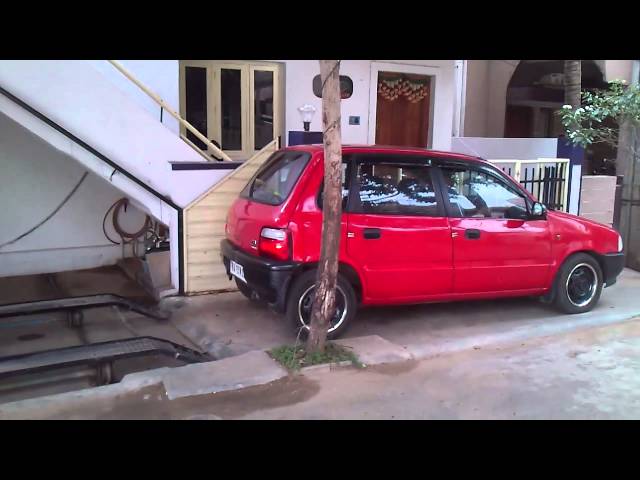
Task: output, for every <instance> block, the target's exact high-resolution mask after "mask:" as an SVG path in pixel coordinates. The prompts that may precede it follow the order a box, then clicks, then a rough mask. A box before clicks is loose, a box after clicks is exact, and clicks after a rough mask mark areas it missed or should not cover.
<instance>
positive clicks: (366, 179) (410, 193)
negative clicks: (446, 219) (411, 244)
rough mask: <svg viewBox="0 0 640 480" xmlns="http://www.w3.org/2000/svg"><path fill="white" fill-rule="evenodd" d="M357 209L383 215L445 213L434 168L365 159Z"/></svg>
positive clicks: (360, 169) (360, 166) (359, 176)
mask: <svg viewBox="0 0 640 480" xmlns="http://www.w3.org/2000/svg"><path fill="white" fill-rule="evenodd" d="M356 173H357V178H356V185H357V187H358V192H357V194H356V195H354V197H355V202H356V206H355V208H354V211H357V212H359V213H369V214H379V215H419V216H428V217H437V216H441V213H440V208H439V205H438V201H437V197H436V192H435V189H434V186H433V179H432V177H431V167H429V166H427V165H420V164H415V165H412V164H401V163H397V162H388V163H385V162H363V163H359V164H358V167H357V172H356Z"/></svg>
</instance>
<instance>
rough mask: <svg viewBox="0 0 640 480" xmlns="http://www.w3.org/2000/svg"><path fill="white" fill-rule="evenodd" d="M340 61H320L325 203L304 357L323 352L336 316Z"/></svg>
mask: <svg viewBox="0 0 640 480" xmlns="http://www.w3.org/2000/svg"><path fill="white" fill-rule="evenodd" d="M339 70H340V61H339V60H320V78H321V79H322V84H323V88H322V127H323V132H324V133H323V143H324V199H323V203H322V246H321V251H320V263H319V264H318V276H317V279H316V290H315V292H316V293H315V297H314V301H313V307H312V310H311V328H310V332H309V338H308V340H307V353H314V352H322V351H324V346H325V343H326V340H327V329H328V327H329V322H330V319H331V317H332V316H333V315H334V313H335V292H336V282H337V279H338V253H339V250H340V231H341V222H340V218H341V216H342V143H341V134H340V71H339Z"/></svg>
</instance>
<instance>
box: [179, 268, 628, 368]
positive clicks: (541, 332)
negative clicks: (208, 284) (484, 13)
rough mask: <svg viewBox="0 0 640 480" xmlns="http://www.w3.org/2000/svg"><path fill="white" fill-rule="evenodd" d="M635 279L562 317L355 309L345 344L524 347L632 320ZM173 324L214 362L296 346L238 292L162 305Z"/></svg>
mask: <svg viewBox="0 0 640 480" xmlns="http://www.w3.org/2000/svg"><path fill="white" fill-rule="evenodd" d="M639 292H640V273H639V272H635V271H633V270H628V269H626V270H625V271H624V272H623V273H622V274H621V276H620V277H619V279H618V283H616V285H614V286H612V287H610V288H606V289H604V291H603V293H602V297H601V299H600V302H599V304H598V306H597V307H596V308H595V309H594V310H593V311H591V312H589V313H585V314H580V315H564V314H561V313H559V312H557V311H556V310H555V309H554V308H553V307H551V306H546V305H544V304H542V303H540V302H539V301H537V300H536V299H530V298H525V299H506V300H495V301H475V302H459V303H447V304H429V305H413V306H403V307H384V308H368V309H362V310H360V312H358V315H357V317H356V319H355V321H354V323H353V325H352V326H351V328H350V329H349V330H348V332H346V334H345V337H361V336H366V335H374V334H375V335H380V336H381V337H383V338H386V339H387V340H389V341H391V342H394V343H397V344H399V345H402V346H404V347H405V348H407V350H409V351H410V352H411V353H412V354H413V355H414V356H415V357H416V358H428V357H432V356H435V355H438V354H441V353H450V352H454V351H460V350H464V349H467V348H472V347H476V348H478V347H482V346H484V345H489V344H496V343H501V342H512V341H515V340H526V339H528V338H535V337H541V336H547V335H554V334H559V333H565V332H570V331H573V330H576V329H580V328H586V327H594V326H602V325H607V324H611V323H615V322H619V321H622V320H626V319H630V318H632V317H634V316H638V315H640V294H639ZM168 301H169V302H170V303H173V304H174V305H173V306H174V307H175V308H176V310H175V312H174V317H173V321H174V323H175V325H176V326H178V328H180V329H181V330H182V331H183V332H184V333H185V334H186V335H188V336H189V337H191V338H192V339H194V340H195V341H196V342H197V343H199V344H200V345H201V346H202V347H203V348H205V349H207V350H208V351H209V352H211V353H213V354H214V355H217V356H218V357H220V358H221V357H227V356H232V355H238V354H241V353H245V352H247V351H250V350H255V349H265V348H270V347H274V346H278V345H282V344H292V343H294V342H295V341H296V337H295V334H294V333H293V331H292V330H291V329H290V328H289V326H288V325H287V324H286V322H285V321H284V318H283V317H282V316H281V315H279V314H276V313H274V312H272V311H270V310H269V309H268V308H265V307H261V306H256V305H254V304H252V303H251V302H249V301H248V300H247V299H245V298H244V297H243V296H242V295H241V294H240V293H222V294H217V295H202V296H195V297H188V298H181V299H168Z"/></svg>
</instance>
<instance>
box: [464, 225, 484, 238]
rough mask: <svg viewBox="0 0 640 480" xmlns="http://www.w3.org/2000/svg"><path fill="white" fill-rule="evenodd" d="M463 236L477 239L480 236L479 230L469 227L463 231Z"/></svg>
mask: <svg viewBox="0 0 640 480" xmlns="http://www.w3.org/2000/svg"><path fill="white" fill-rule="evenodd" d="M464 238H468V239H469V240H477V239H479V238H480V230H476V229H475V228H469V229H467V230H465V231H464Z"/></svg>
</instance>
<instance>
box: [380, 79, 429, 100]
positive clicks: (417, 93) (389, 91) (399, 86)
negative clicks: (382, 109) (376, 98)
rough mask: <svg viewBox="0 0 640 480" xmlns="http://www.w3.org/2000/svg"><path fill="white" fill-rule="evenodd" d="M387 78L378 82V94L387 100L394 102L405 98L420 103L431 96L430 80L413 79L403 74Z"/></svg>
mask: <svg viewBox="0 0 640 480" xmlns="http://www.w3.org/2000/svg"><path fill="white" fill-rule="evenodd" d="M381 76H382V75H381ZM385 77H386V78H381V79H380V80H378V94H379V95H380V96H381V97H382V98H384V99H385V100H388V101H390V102H393V101H395V100H397V99H398V98H400V97H405V98H406V99H407V100H408V101H409V102H411V103H418V102H420V101H421V100H422V99H423V98H425V97H427V96H428V95H429V84H430V82H431V80H430V79H429V80H427V79H425V80H422V79H411V78H408V77H406V76H405V75H402V74H400V75H393V76H391V75H385ZM378 78H380V77H378Z"/></svg>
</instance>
